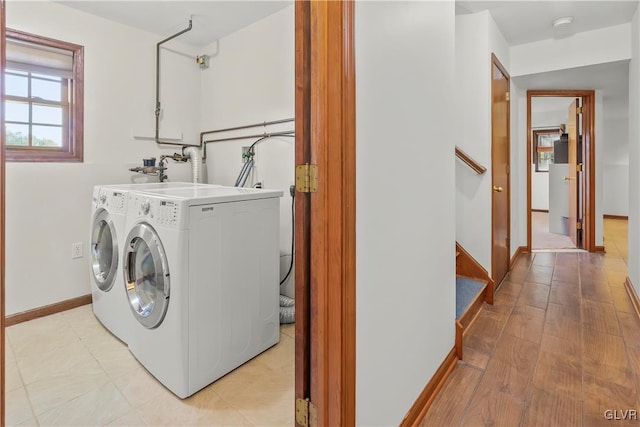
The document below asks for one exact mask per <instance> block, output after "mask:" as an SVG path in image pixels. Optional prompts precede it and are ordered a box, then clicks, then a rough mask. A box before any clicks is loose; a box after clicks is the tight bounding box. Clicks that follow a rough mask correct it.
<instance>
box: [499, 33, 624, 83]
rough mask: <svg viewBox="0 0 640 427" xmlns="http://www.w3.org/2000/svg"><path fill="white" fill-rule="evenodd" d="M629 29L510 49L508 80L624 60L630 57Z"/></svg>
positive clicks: (580, 34)
mask: <svg viewBox="0 0 640 427" xmlns="http://www.w3.org/2000/svg"><path fill="white" fill-rule="evenodd" d="M630 31H631V26H630V25H629V24H622V25H616V26H612V27H606V28H601V29H598V30H593V31H585V32H582V33H578V34H574V35H573V36H571V37H567V38H564V39H547V40H542V41H538V42H533V43H525V44H520V45H516V46H512V47H511V49H510V54H511V77H515V76H523V75H527V74H535V73H544V72H547V71H554V70H563V69H567V68H575V67H582V66H585V65H593V64H604V63H607V62H614V61H619V60H626V59H628V58H629V55H630V46H631V44H630V40H631V33H630Z"/></svg>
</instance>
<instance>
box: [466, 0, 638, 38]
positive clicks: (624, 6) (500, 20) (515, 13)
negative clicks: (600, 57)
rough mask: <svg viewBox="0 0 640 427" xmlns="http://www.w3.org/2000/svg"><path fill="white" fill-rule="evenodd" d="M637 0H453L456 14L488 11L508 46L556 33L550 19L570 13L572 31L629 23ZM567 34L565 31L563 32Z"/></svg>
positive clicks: (636, 5)
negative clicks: (454, 0)
mask: <svg viewBox="0 0 640 427" xmlns="http://www.w3.org/2000/svg"><path fill="white" fill-rule="evenodd" d="M637 7H638V1H637V0H636V1H616V0H609V1H586V0H581V1H456V15H462V14H467V13H476V12H480V11H483V10H489V12H490V13H491V16H492V17H493V19H494V21H495V22H496V24H497V25H498V27H499V28H500V31H501V32H502V34H503V35H504V37H505V38H506V39H507V42H508V43H509V45H511V46H513V45H517V44H523V43H530V42H535V41H539V40H545V39H550V38H554V36H556V37H557V36H558V33H557V32H554V29H553V26H552V22H553V20H555V19H557V18H562V17H565V16H572V17H573V18H574V19H573V24H572V25H571V28H572V31H573V32H574V33H579V32H582V31H589V30H595V29H598V28H604V27H610V26H612V25H619V24H624V23H627V22H631V19H632V18H633V14H634V12H635V10H636V8H637ZM563 36H566V34H563Z"/></svg>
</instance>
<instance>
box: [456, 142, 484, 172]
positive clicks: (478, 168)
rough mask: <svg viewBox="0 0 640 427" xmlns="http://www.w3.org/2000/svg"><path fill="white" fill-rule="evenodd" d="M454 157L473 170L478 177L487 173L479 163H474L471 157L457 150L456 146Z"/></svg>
mask: <svg viewBox="0 0 640 427" xmlns="http://www.w3.org/2000/svg"><path fill="white" fill-rule="evenodd" d="M456 157H457V158H459V159H460V160H462V161H463V162H465V163H466V164H467V166H469V167H470V168H471V169H473V170H474V171H475V172H476V173H477V174H478V175H482V174H483V173H485V172H486V171H487V168H485V167H484V166H482V165H481V164H480V163H478V162H477V161H475V160H474V159H473V158H472V157H471V156H469V155H468V154H467V153H465V152H464V151H462V150H461V149H459V148H458V147H457V146H456Z"/></svg>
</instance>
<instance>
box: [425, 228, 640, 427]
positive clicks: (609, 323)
mask: <svg viewBox="0 0 640 427" xmlns="http://www.w3.org/2000/svg"><path fill="white" fill-rule="evenodd" d="M604 233H605V247H606V250H607V252H606V253H605V254H602V253H597V254H593V253H566V252H563V253H549V252H538V253H534V254H525V255H523V256H521V257H520V258H519V260H518V262H517V263H516V265H515V267H514V269H513V270H512V271H511V272H510V273H509V275H508V276H507V278H506V279H505V281H504V282H503V283H502V285H501V287H500V289H499V290H498V292H497V294H496V298H495V305H494V306H489V305H486V304H485V306H484V307H483V308H482V311H481V312H480V314H479V315H478V318H477V320H476V321H475V323H474V324H473V325H472V326H471V328H470V330H469V331H468V332H467V335H465V339H464V360H461V361H459V362H458V365H457V366H456V368H455V370H454V371H453V373H452V375H451V376H450V377H449V379H448V380H447V382H446V383H445V385H444V387H443V389H442V391H441V392H440V394H439V395H438V396H437V397H436V400H435V401H434V403H433V405H432V406H431V408H430V409H429V411H428V412H427V415H426V417H425V419H424V420H423V421H422V424H421V425H422V426H428V427H431V426H433V427H436V426H437V427H445V426H456V427H460V426H495V427H499V426H505V427H515V426H523V427H524V426H544V427H552V426H558V427H572V426H576V427H578V426H579V427H590V426H612V427H618V426H640V420H638V418H640V392H639V390H640V319H638V316H637V315H636V313H635V312H634V309H633V306H632V305H631V301H630V300H629V297H628V295H627V294H626V291H625V289H624V280H625V277H626V274H627V273H626V260H627V244H626V242H627V222H626V220H614V219H606V220H605V225H604ZM633 411H637V412H633ZM634 415H635V416H634Z"/></svg>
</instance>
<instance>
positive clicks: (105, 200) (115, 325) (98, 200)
mask: <svg viewBox="0 0 640 427" xmlns="http://www.w3.org/2000/svg"><path fill="white" fill-rule="evenodd" d="M200 185H203V184H191V183H188V182H163V183H145V184H115V185H102V186H100V185H97V186H95V187H94V188H93V196H92V209H91V212H92V214H91V232H90V243H89V244H90V252H91V269H90V270H91V279H90V281H91V298H92V305H93V312H94V314H95V316H96V317H97V318H98V320H99V321H100V322H101V323H102V324H103V325H104V326H105V327H106V328H107V329H108V330H109V331H110V332H111V333H112V334H113V335H115V336H116V337H117V338H118V339H120V340H121V341H123V342H125V343H126V342H127V341H128V335H127V334H128V333H129V331H130V330H131V326H132V324H133V322H134V319H133V316H131V312H130V310H129V308H128V305H129V304H128V302H127V296H126V291H125V286H124V280H123V275H122V261H121V260H120V256H121V249H122V248H123V244H124V238H125V237H126V231H125V229H124V226H125V213H126V207H127V195H128V192H129V191H131V190H134V189H135V190H138V191H143V190H160V189H170V188H194V187H197V186H200Z"/></svg>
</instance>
